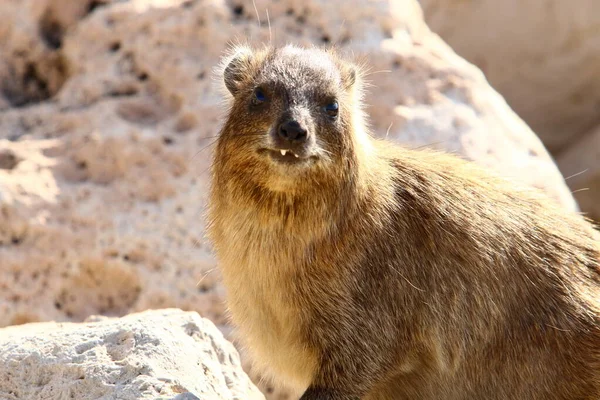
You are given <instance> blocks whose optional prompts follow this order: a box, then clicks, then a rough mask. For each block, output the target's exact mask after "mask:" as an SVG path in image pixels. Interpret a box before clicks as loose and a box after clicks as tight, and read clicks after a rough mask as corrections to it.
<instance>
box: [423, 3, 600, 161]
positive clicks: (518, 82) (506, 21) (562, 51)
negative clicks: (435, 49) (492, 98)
mask: <svg viewBox="0 0 600 400" xmlns="http://www.w3.org/2000/svg"><path fill="white" fill-rule="evenodd" d="M419 1H420V3H421V4H422V5H423V9H424V13H425V20H426V21H427V23H428V24H429V26H430V27H431V29H432V30H433V31H434V32H436V33H439V34H440V35H441V37H442V38H443V39H444V40H445V41H446V42H447V43H448V44H449V45H450V46H452V48H453V49H454V50H455V51H456V52H457V53H458V54H460V55H461V56H463V57H465V58H466V59H467V60H469V61H471V62H473V63H475V64H476V65H477V66H479V67H480V68H481V69H482V70H483V72H484V73H485V74H486V76H487V78H488V79H489V80H490V82H491V84H492V85H493V86H494V87H495V88H496V89H498V91H500V93H502V94H503V95H504V97H505V98H506V99H507V101H508V103H509V104H510V105H511V106H512V107H513V108H514V109H515V110H516V112H517V113H518V114H519V115H520V116H521V117H522V118H523V119H524V120H525V121H526V122H527V123H528V124H529V125H530V126H531V127H532V128H533V130H534V131H535V132H537V134H538V135H539V136H540V137H541V138H542V140H543V142H544V143H545V144H546V146H547V147H548V148H549V149H550V150H551V151H553V152H558V151H560V150H561V149H564V147H565V146H567V145H568V144H569V143H571V142H573V141H574V140H576V139H577V138H578V137H579V136H580V135H582V134H584V133H585V132H587V131H588V130H590V129H591V128H592V127H593V126H595V125H597V124H598V123H599V122H600V114H599V113H598V111H599V104H600V74H598V70H600V57H599V56H598V52H599V51H600V29H599V27H600V2H598V1H596V0H574V1H547V0H505V1H496V0H479V1H456V0H419Z"/></svg>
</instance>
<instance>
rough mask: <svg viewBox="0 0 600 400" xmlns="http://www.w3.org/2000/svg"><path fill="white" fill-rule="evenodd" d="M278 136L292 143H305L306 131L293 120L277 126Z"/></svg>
mask: <svg viewBox="0 0 600 400" xmlns="http://www.w3.org/2000/svg"><path fill="white" fill-rule="evenodd" d="M279 136H280V137H281V138H282V139H285V140H289V141H292V142H305V141H306V138H307V134H306V129H304V128H303V127H302V126H301V125H300V124H299V123H298V122H297V121H294V120H289V121H286V122H284V123H282V124H281V125H279Z"/></svg>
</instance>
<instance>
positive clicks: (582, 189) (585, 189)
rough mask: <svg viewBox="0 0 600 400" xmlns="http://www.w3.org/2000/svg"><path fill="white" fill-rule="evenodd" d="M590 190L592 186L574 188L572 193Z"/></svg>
mask: <svg viewBox="0 0 600 400" xmlns="http://www.w3.org/2000/svg"><path fill="white" fill-rule="evenodd" d="M588 190H590V188H581V189H577V190H573V191H572V192H571V194H575V193H579V192H586V191H588Z"/></svg>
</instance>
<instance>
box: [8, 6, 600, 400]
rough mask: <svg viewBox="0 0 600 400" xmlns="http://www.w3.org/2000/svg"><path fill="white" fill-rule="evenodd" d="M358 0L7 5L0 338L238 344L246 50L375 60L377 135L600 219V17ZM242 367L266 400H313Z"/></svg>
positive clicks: (577, 9)
mask: <svg viewBox="0 0 600 400" xmlns="http://www.w3.org/2000/svg"><path fill="white" fill-rule="evenodd" d="M349 3H350V2H348V1H343V0H334V1H331V0H303V1H300V0H279V1H263V0H256V2H252V1H251V0H0V15H2V17H3V23H2V24H0V326H9V325H20V324H25V323H29V322H38V321H59V322H61V321H72V322H80V321H83V320H85V319H86V318H88V317H89V316H91V315H104V316H112V317H120V316H124V315H126V314H129V313H133V312H138V311H144V310H147V309H158V308H167V307H175V308H180V309H182V310H185V311H197V312H198V313H200V315H201V316H203V317H205V318H208V319H209V320H211V321H212V322H213V323H214V324H216V325H217V327H219V328H220V330H221V331H222V332H223V333H224V334H225V336H226V337H227V338H228V339H230V340H234V342H235V343H237V341H236V338H235V335H234V333H233V332H232V330H231V327H230V325H229V322H228V320H227V316H226V309H225V306H224V299H225V295H226V293H225V291H224V289H223V287H222V286H221V285H220V283H219V272H218V266H217V265H216V262H215V260H214V258H213V256H212V253H211V251H210V245H209V243H208V242H207V241H206V240H205V238H204V226H205V220H204V217H203V213H204V210H205V206H206V197H207V188H208V184H209V165H210V158H211V150H212V145H213V144H214V141H215V138H216V136H217V134H218V132H219V126H220V125H219V124H220V118H221V116H222V115H223V113H224V112H225V109H224V108H223V101H222V100H223V99H222V98H221V97H220V95H219V90H218V86H219V84H220V83H219V80H218V78H217V79H215V78H214V73H213V69H214V67H215V66H216V64H217V63H218V60H219V57H220V56H221V55H222V54H223V52H224V51H225V49H226V48H227V46H229V45H230V44H231V43H235V42H237V41H249V42H250V43H251V44H255V45H260V44H261V43H269V42H271V43H273V44H275V45H278V44H284V43H286V42H293V43H296V44H300V45H313V44H314V45H323V46H329V45H336V46H337V47H339V48H340V50H341V51H342V52H344V53H346V54H348V55H349V56H352V57H355V58H357V59H359V60H364V61H366V62H367V63H368V65H369V66H370V71H369V75H368V81H369V82H370V85H371V87H370V88H369V89H368V94H367V97H366V101H367V103H368V107H367V111H368V112H369V114H370V115H371V119H372V129H373V133H374V135H375V136H378V137H387V138H388V139H390V140H395V141H397V142H399V143H402V144H404V145H406V146H411V147H419V146H430V147H435V148H439V149H445V150H447V151H452V152H455V153H457V154H459V155H461V156H463V157H465V158H468V159H471V160H474V161H475V162H478V163H480V164H482V165H485V166H487V167H489V168H492V169H494V170H496V171H498V172H499V173H501V174H504V175H506V176H508V177H510V178H512V179H519V180H522V181H524V182H526V183H528V184H530V185H531V186H534V187H538V188H540V189H542V190H544V191H546V192H547V193H548V194H549V195H550V198H551V199H552V200H550V201H558V202H559V203H561V204H562V205H563V206H564V207H565V210H575V209H577V206H576V204H575V201H574V199H573V196H572V195H571V191H574V192H575V197H576V198H577V200H578V201H579V206H580V208H581V210H582V211H583V212H585V213H587V214H588V215H590V216H592V217H594V218H596V219H597V220H600V208H599V207H600V206H599V204H600V201H599V198H600V161H599V159H600V154H599V153H600V130H599V129H596V128H595V125H596V124H597V123H598V116H599V114H598V111H599V110H598V108H599V105H600V92H599V91H598V90H597V89H598V85H599V81H600V78H598V77H599V76H600V75H598V74H595V73H594V72H595V70H597V68H596V67H598V64H599V63H600V56H599V54H600V52H598V50H600V49H599V48H598V47H599V46H600V28H598V27H599V26H600V25H599V24H600V12H599V11H600V10H598V8H599V6H598V5H596V4H595V3H594V2H593V1H592V0H577V1H576V3H578V4H579V5H578V6H576V5H575V4H573V3H569V4H570V6H569V5H567V3H565V4H563V3H561V2H559V1H558V0H556V1H544V2H542V1H539V0H525V1H520V2H516V1H514V0H513V1H506V2H494V1H491V0H480V1H469V0H461V1H458V0H454V1H450V0H446V1H442V0H438V1H435V0H422V1H421V5H420V4H419V3H418V2H417V0H385V1H384V0H360V1H353V2H351V3H352V5H351V6H349ZM421 6H422V7H423V10H424V11H425V13H424V14H423V12H422V9H421ZM425 20H426V21H427V22H428V23H429V24H430V26H431V27H432V29H433V30H434V31H435V32H438V33H439V34H440V35H441V36H442V38H443V39H445V40H446V41H447V42H448V43H449V44H450V46H448V45H447V44H446V43H445V42H444V41H443V40H442V39H440V38H439V37H438V36H437V35H436V34H434V33H432V32H431V31H430V29H429V28H428V26H427V25H426V23H425ZM453 49H454V50H453ZM454 51H456V52H458V54H459V55H457V54H456V53H455V52H454ZM461 56H462V57H465V58H466V60H468V61H470V62H471V63H473V64H475V65H473V64H471V63H470V62H468V61H465V59H463V58H462V57H461ZM478 67H479V68H478ZM482 71H483V73H482ZM484 74H485V75H484ZM488 80H489V83H488ZM490 84H491V85H490ZM497 91H498V92H499V93H500V94H499V93H498V92H497ZM503 96H504V97H503ZM505 98H506V100H507V101H508V104H507V102H506V101H505ZM513 109H514V110H515V111H516V113H515V112H514V111H513ZM517 114H518V115H517ZM521 118H522V119H521ZM523 120H524V121H525V122H524V121H523ZM528 125H529V126H531V127H532V128H533V130H532V129H530V127H529V126H528ZM534 132H535V133H534ZM536 133H537V134H538V135H539V137H540V138H541V139H542V140H541V141H540V139H539V138H538V136H536ZM542 141H543V142H544V144H545V146H546V148H548V149H549V150H550V152H548V151H547V150H546V148H545V147H544V144H543V143H542ZM553 158H554V159H556V160H557V161H558V165H559V167H560V169H561V171H562V173H563V175H561V173H560V172H559V170H558V168H557V167H556V165H555V163H554V161H553ZM582 171H585V172H583V173H582ZM563 176H566V177H569V179H568V180H567V184H568V185H570V187H567V185H566V184H565V181H564V179H563ZM586 189H587V190H586ZM10 329H12V330H13V331H12V332H14V329H18V327H17V328H10ZM99 329H100V328H99ZM67 333H68V332H67ZM67 333H65V334H67ZM53 337H56V338H57V337H60V335H55V336H53ZM54 340H58V339H54ZM149 357H151V355H150V356H149ZM242 358H243V359H244V362H245V364H244V365H245V368H246V370H247V371H249V372H250V375H251V378H252V379H253V380H254V381H255V382H257V383H259V387H260V388H261V389H262V391H263V392H264V393H265V394H266V396H267V398H272V399H276V398H277V399H279V398H280V399H285V398H294V397H293V396H294V394H290V393H288V392H287V391H286V389H285V388H283V387H281V385H279V384H278V383H277V382H273V383H271V382H268V381H263V380H261V376H260V374H259V373H258V372H257V371H252V369H251V360H249V359H248V357H246V356H245V355H244V354H243V353H242ZM161 362H162V361H161ZM57 371H58V370H57ZM1 375H2V374H1V373H0V376H1ZM96 378H98V377H96ZM98 379H101V378H98ZM228 379H230V378H228ZM232 379H234V378H232ZM1 390H3V389H2V387H0V394H2V395H5V394H6V393H8V390H9V389H6V390H7V392H1ZM136 390H137V389H136ZM182 390H183V389H182ZM182 393H183V392H182ZM0 397H1V396H0ZM14 398H19V397H14Z"/></svg>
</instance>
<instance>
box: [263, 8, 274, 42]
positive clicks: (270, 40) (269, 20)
mask: <svg viewBox="0 0 600 400" xmlns="http://www.w3.org/2000/svg"><path fill="white" fill-rule="evenodd" d="M265 11H266V12H267V23H268V24H269V44H273V35H272V33H271V19H270V18H269V9H268V8H267V9H265Z"/></svg>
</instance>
